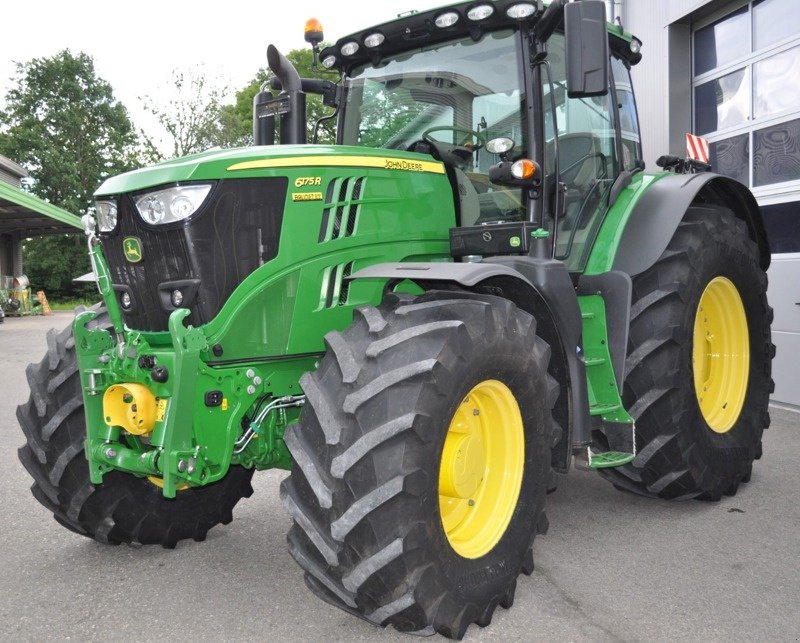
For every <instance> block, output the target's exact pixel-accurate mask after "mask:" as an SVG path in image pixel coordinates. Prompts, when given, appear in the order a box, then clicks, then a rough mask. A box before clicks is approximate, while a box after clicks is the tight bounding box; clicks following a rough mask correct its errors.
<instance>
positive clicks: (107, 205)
mask: <svg viewBox="0 0 800 643" xmlns="http://www.w3.org/2000/svg"><path fill="white" fill-rule="evenodd" d="M94 209H95V212H97V227H98V228H99V229H100V232H111V231H112V230H113V229H114V228H116V227H117V202H116V201H112V200H105V201H95V203H94Z"/></svg>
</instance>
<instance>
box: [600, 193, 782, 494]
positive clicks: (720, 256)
mask: <svg viewBox="0 0 800 643" xmlns="http://www.w3.org/2000/svg"><path fill="white" fill-rule="evenodd" d="M717 276H723V277H727V278H728V279H730V280H731V281H732V282H733V283H734V285H735V286H736V288H737V290H738V291H739V294H740V295H741V297H742V302H743V304H744V309H745V315H746V317H747V323H748V328H749V340H750V351H751V357H750V374H749V381H748V386H747V391H746V394H745V401H744V406H743V408H742V411H741V413H740V415H739V418H738V419H737V421H736V423H735V424H734V426H733V427H732V428H731V429H730V431H728V432H727V433H724V434H719V433H715V432H714V431H712V430H711V429H710V428H709V427H708V425H707V424H706V422H705V420H704V418H703V415H702V412H701V411H700V407H699V404H698V401H697V396H696V394H695V389H694V376H693V370H692V343H693V336H692V333H693V328H694V319H695V315H696V311H697V308H698V305H699V301H700V297H701V295H702V293H703V291H704V290H705V288H706V286H707V285H708V283H709V282H710V281H711V280H712V279H713V278H714V277H717ZM766 291H767V275H766V273H765V272H764V271H763V270H762V269H761V267H760V265H759V254H758V248H757V246H756V244H755V242H753V241H752V240H751V239H750V237H749V235H748V232H747V227H746V225H745V223H744V222H743V221H742V220H741V219H739V218H737V217H736V216H735V215H734V214H733V213H732V212H731V211H730V210H728V209H726V208H722V207H719V206H712V205H704V206H693V207H691V208H689V209H688V211H687V212H686V214H685V215H684V218H683V220H682V222H681V224H680V225H679V226H678V229H677V230H676V232H675V234H674V236H673V238H672V240H671V241H670V243H669V246H668V247H667V249H666V250H665V251H664V253H663V254H662V255H661V257H660V258H659V259H658V261H657V262H656V263H655V265H653V266H652V267H651V268H649V269H648V270H647V271H645V272H643V273H642V274H640V275H636V276H635V277H634V278H633V302H632V310H631V326H630V336H629V341H628V357H627V362H626V376H625V386H624V392H623V401H624V403H625V405H626V408H628V409H629V410H630V413H631V415H632V416H633V418H634V420H635V421H636V448H637V455H636V459H635V460H634V461H633V462H632V463H631V464H629V465H626V466H623V467H618V468H616V469H601V470H600V473H601V475H603V476H604V477H606V478H607V479H608V480H610V481H611V482H612V483H613V484H614V485H615V486H616V487H618V488H620V489H622V490H626V491H632V492H634V493H638V494H640V495H645V496H652V497H659V498H681V499H683V498H698V499H702V500H719V499H720V498H721V496H722V494H728V495H733V494H735V493H736V491H737V489H738V487H739V484H740V483H741V482H747V481H749V479H750V474H751V471H752V465H753V460H754V459H755V458H759V457H761V435H762V432H763V430H764V429H765V428H767V427H768V426H769V410H768V404H769V395H770V393H771V392H772V390H773V388H774V385H773V383H772V380H771V379H770V374H771V360H772V357H774V355H775V347H774V345H773V344H772V342H771V338H770V324H771V322H772V309H771V308H770V307H769V305H768V304H767V295H766Z"/></svg>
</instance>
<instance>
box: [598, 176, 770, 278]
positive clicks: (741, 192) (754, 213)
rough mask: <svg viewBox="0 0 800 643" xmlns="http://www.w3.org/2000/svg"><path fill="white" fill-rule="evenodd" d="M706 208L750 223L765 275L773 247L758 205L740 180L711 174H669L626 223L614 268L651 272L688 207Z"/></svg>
mask: <svg viewBox="0 0 800 643" xmlns="http://www.w3.org/2000/svg"><path fill="white" fill-rule="evenodd" d="M707 204H715V205H721V206H724V207H727V208H729V209H730V210H732V211H733V213H734V214H735V215H736V216H737V217H739V218H740V219H742V220H743V221H744V222H745V223H746V224H747V230H748V232H749V234H750V238H751V239H753V241H755V242H756V243H757V244H758V249H759V255H760V264H761V267H762V268H763V269H764V270H766V269H767V268H768V267H769V261H770V254H769V245H768V243H767V235H766V232H765V230H764V222H763V219H762V217H761V210H760V209H759V207H758V203H756V200H755V198H754V197H753V195H752V193H751V192H750V190H748V189H747V188H746V187H745V186H744V185H742V184H741V183H739V182H738V181H735V180H733V179H731V178H728V177H726V176H721V175H719V174H714V173H711V172H702V173H700V174H668V175H666V176H663V177H661V178H659V179H658V180H656V181H654V182H653V183H652V184H651V185H650V186H649V187H648V188H647V190H646V191H645V192H644V194H643V195H642V196H641V198H640V199H639V200H638V202H637V203H636V205H634V206H633V210H632V211H631V213H630V215H629V216H628V218H627V222H626V224H625V230H624V232H623V233H622V236H621V238H620V242H619V245H618V247H617V250H616V253H615V256H614V262H613V267H612V269H613V270H619V271H621V272H624V273H627V274H628V275H630V276H635V275H638V274H639V273H642V272H644V271H645V270H647V269H648V268H649V267H650V266H652V265H653V264H654V263H655V262H656V261H657V260H658V258H659V257H660V256H661V254H662V253H663V252H664V250H666V249H667V245H668V244H669V242H670V239H672V237H673V235H674V234H675V231H676V230H677V228H678V225H679V224H680V222H681V220H682V219H683V215H684V214H685V212H686V210H687V209H688V208H689V206H691V205H707Z"/></svg>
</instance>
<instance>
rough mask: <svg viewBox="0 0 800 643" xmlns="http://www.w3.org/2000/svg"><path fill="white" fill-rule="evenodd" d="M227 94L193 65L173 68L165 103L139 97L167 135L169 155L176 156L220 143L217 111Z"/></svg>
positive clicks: (151, 147) (219, 120)
mask: <svg viewBox="0 0 800 643" xmlns="http://www.w3.org/2000/svg"><path fill="white" fill-rule="evenodd" d="M227 94H228V89H227V87H224V86H221V85H219V84H218V83H215V82H214V81H213V80H211V79H209V78H208V77H207V76H206V74H205V72H204V71H203V69H202V68H201V67H196V68H193V69H190V70H187V71H181V70H178V69H175V70H173V71H172V80H171V82H170V86H169V87H168V88H167V89H166V90H165V92H163V93H162V95H167V96H171V97H170V98H168V100H167V101H166V102H160V101H159V100H157V99H155V98H153V97H152V96H142V97H140V99H141V100H142V102H143V105H144V108H145V110H146V111H148V112H150V113H151V114H152V115H153V116H155V117H156V120H157V121H158V123H159V125H161V127H162V128H164V131H165V132H166V133H167V135H168V136H169V138H170V143H171V147H172V151H171V157H172V158H176V157H181V156H186V155H188V154H194V153H195V152H202V151H203V150H206V149H208V148H209V147H214V146H215V145H220V144H221V143H220V142H221V140H222V139H223V136H222V134H221V130H222V119H221V114H220V111H221V109H222V105H223V101H224V100H225V96H226V95H227ZM222 146H224V145H222ZM153 149H154V148H153V146H150V147H149V148H148V150H147V151H148V152H150V153H151V154H152V152H153Z"/></svg>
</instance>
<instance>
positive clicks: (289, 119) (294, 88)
mask: <svg viewBox="0 0 800 643" xmlns="http://www.w3.org/2000/svg"><path fill="white" fill-rule="evenodd" d="M267 63H268V64H269V68H270V69H271V70H272V73H273V74H275V76H277V78H278V80H279V81H280V83H281V87H282V88H283V91H281V93H280V94H279V95H278V100H280V101H282V102H283V103H285V104H284V105H282V106H281V109H280V111H279V112H278V113H280V115H281V125H280V142H281V144H283V145H286V144H303V143H305V142H306V95H305V93H304V92H303V86H302V82H301V80H300V75H299V74H298V73H297V70H296V69H295V68H294V65H292V63H291V62H289V60H288V59H287V58H286V56H284V55H283V54H282V53H281V52H279V51H278V50H277V48H276V47H275V46H274V45H270V46H269V47H267Z"/></svg>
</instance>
